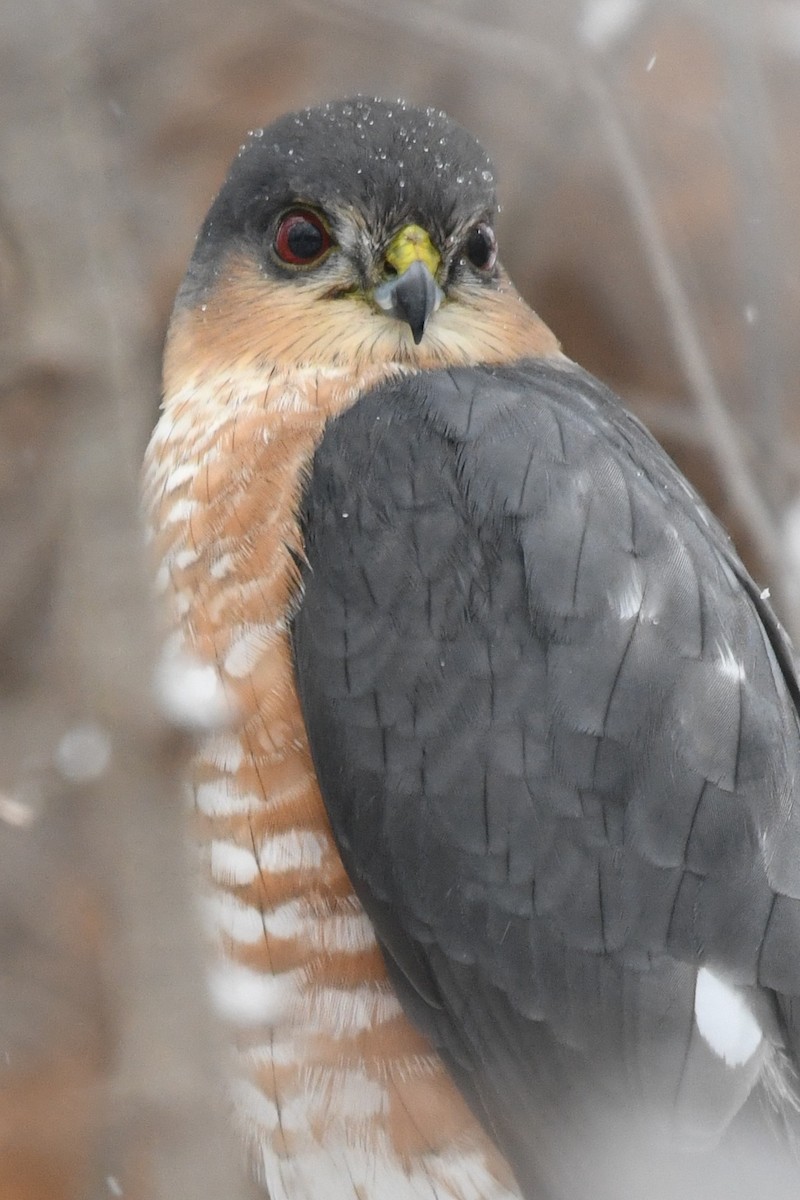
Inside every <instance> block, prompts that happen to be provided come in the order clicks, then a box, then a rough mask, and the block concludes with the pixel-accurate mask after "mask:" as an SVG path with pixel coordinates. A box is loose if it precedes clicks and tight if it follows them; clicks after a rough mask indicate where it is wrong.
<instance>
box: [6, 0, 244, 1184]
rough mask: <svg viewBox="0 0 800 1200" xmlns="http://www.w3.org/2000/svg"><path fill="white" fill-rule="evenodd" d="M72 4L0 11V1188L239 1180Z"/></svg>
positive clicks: (106, 141) (126, 237)
mask: <svg viewBox="0 0 800 1200" xmlns="http://www.w3.org/2000/svg"><path fill="white" fill-rule="evenodd" d="M131 7H133V5H131ZM12 8H13V11H12ZM140 15H141V19H142V20H148V19H152V18H153V13H148V12H147V11H146V10H145V11H143V12H142V13H141V14H140ZM83 21H84V13H83V10H82V9H79V6H78V5H73V4H66V5H62V4H60V3H58V2H57V0H41V2H40V3H39V4H37V5H35V6H24V5H23V6H18V5H13V6H7V7H5V8H3V9H1V10H0V35H2V37H0V43H2V46H3V50H2V55H3V61H2V64H1V65H2V68H3V69H2V70H0V103H1V104H2V108H3V112H4V116H5V118H6V124H5V128H4V130H3V133H2V135H0V142H1V145H0V149H2V154H0V163H3V164H4V166H5V168H6V171H7V174H4V175H3V177H2V180H0V187H2V191H3V214H4V221H5V224H6V225H10V224H11V223H12V222H13V224H14V229H13V230H11V231H8V234H7V237H6V238H5V240H6V241H7V242H8V244H13V245H19V246H20V247H21V253H20V255H18V256H15V261H16V263H17V266H16V268H15V270H17V274H18V275H19V274H22V275H24V279H23V278H17V277H16V276H14V277H12V278H11V282H10V286H9V289H8V290H9V292H10V293H11V295H10V296H9V297H8V298H7V302H8V305H9V309H10V310H11V311H13V310H14V308H15V304H14V301H15V299H18V297H19V295H20V294H21V291H22V289H23V287H24V288H25V289H26V290H27V291H28V292H29V294H30V297H31V301H32V302H31V304H30V313H29V315H28V316H26V319H25V321H24V322H23V324H24V328H22V329H20V330H19V331H18V332H19V335H20V336H19V342H18V347H17V351H16V354H15V360H16V361H15V362H14V365H13V370H11V371H10V372H9V374H8V377H7V379H6V381H5V386H4V389H3V392H2V394H0V419H2V424H1V425H0V429H2V431H3V432H4V433H5V434H6V435H7V436H8V437H9V439H10V445H6V446H3V447H2V448H0V486H4V487H5V490H6V499H7V500H8V501H9V503H8V504H7V505H4V516H5V518H6V520H5V523H4V527H3V529H2V536H3V538H5V539H7V540H8V548H9V551H10V552H12V557H13V555H16V557H15V558H14V561H15V562H16V563H17V564H18V565H19V570H17V571H16V572H15V573H14V574H13V575H12V576H11V578H10V579H8V580H5V581H4V582H5V584H6V586H7V589H8V593H9V594H8V595H7V596H6V595H5V594H4V603H3V606H2V610H1V611H0V641H2V643H3V645H2V651H3V656H4V657H5V658H6V659H7V660H8V661H9V662H12V663H13V670H10V671H7V672H6V673H5V674H4V677H3V682H2V689H0V708H1V709H2V718H3V719H2V721H1V722H0V753H1V754H2V761H0V780H1V781H2V790H0V855H1V856H2V870H0V1200H87V1198H88V1197H92V1198H94V1200H100V1197H108V1196H116V1195H122V1194H124V1195H125V1196H126V1197H127V1200H178V1198H181V1200H183V1198H186V1200H188V1198H191V1200H220V1198H221V1197H224V1198H225V1200H237V1198H238V1197H242V1196H244V1195H245V1191H244V1185H243V1183H242V1181H241V1180H240V1178H239V1177H238V1175H237V1172H236V1169H235V1167H234V1166H233V1162H234V1155H233V1154H232V1152H231V1151H230V1148H229V1147H228V1144H227V1135H226V1124H227V1123H226V1120H225V1117H224V1114H223V1113H222V1112H221V1107H222V1103H221V1094H222V1087H223V1082H222V1069H221V1061H222V1053H221V1042H222V1039H221V1037H220V1036H219V1035H218V1031H217V1029H216V1027H215V1025H214V1024H213V1022H212V1020H211V1016H210V1013H209V1011H208V1008H207V1004H206V1000H205V996H206V989H205V986H204V978H203V966H202V957H203V956H202V951H201V946H200V939H199V934H198V931H197V929H196V927H195V920H194V914H193V912H192V906H191V900H190V895H191V889H190V885H189V872H188V867H187V863H186V861H185V858H186V852H185V848H184V818H183V811H182V804H181V802H180V798H179V793H178V790H177V784H176V782H175V767H176V765H178V764H179V763H180V761H181V759H182V757H183V751H182V746H181V739H180V738H179V737H178V736H177V735H176V734H175V733H174V732H173V731H171V730H169V729H168V728H167V727H166V725H165V723H164V722H163V721H162V720H161V719H160V718H159V716H158V715H157V713H156V712H155V711H154V704H153V697H152V689H151V679H152V665H153V659H154V652H155V635H154V630H153V628H152V622H151V614H150V602H149V589H148V585H147V578H148V572H147V570H146V568H145V565H144V562H143V554H142V553H141V551H140V541H141V538H140V532H139V522H138V517H137V508H138V505H137V478H138V465H139V461H140V458H141V452H142V447H143V443H144V440H145V436H146V431H147V424H148V419H149V414H150V413H151V412H152V407H153V395H154V392H155V390H156V388H157V381H156V375H155V370H154V364H153V363H152V362H151V361H150V359H149V358H148V356H147V355H146V353H145V352H144V349H143V345H144V341H143V336H142V325H143V313H144V311H145V303H146V302H145V293H144V287H143V281H142V280H141V279H140V277H139V273H138V270H137V262H136V252H135V248H134V246H133V245H132V237H131V213H130V207H129V201H128V197H129V196H130V194H131V189H129V188H128V187H126V182H125V173H124V170H122V169H121V165H120V162H119V161H118V159H119V148H120V140H119V136H118V134H115V135H114V136H113V137H112V135H111V133H110V131H109V129H108V111H107V98H104V92H103V88H102V86H101V85H100V84H99V83H98V75H99V72H98V71H97V66H98V64H97V63H96V62H95V61H94V60H93V58H92V54H91V42H90V41H89V39H88V37H87V36H85V35H83V33H82V30H83ZM115 146H116V147H117V148H118V149H117V153H116V154H115V152H114V147H115ZM9 168H11V169H9ZM4 298H5V293H4ZM9 381H10V382H9ZM12 385H13V386H12ZM17 441H18V442H19V443H20V444H21V445H22V444H24V446H25V448H26V453H29V454H30V455H32V456H33V457H32V458H30V459H29V461H28V468H29V470H28V472H27V474H26V475H25V476H24V477H23V474H22V472H18V471H17V469H16V468H17V466H18V463H17V455H16V454H15V452H14V451H15V443H16V442H17ZM23 461H24V460H23ZM28 476H29V477H28ZM20 511H22V513H23V514H24V515H25V516H27V517H28V520H19V521H17V520H15V517H16V515H17V514H18V513H19V512H20ZM25 539H28V540H29V542H30V547H28V546H25V547H23V546H22V545H21V543H22V542H23V541H25Z"/></svg>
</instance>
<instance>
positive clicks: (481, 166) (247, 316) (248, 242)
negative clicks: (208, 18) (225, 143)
mask: <svg viewBox="0 0 800 1200" xmlns="http://www.w3.org/2000/svg"><path fill="white" fill-rule="evenodd" d="M495 215H496V200H495V189H494V171H493V168H492V164H491V162H490V160H489V159H488V158H487V156H486V154H485V153H484V151H483V150H482V148H481V147H480V145H479V144H478V143H477V142H476V141H475V139H474V138H473V137H472V136H471V135H470V134H468V133H467V132H466V131H465V130H463V129H461V128H460V126H458V125H457V124H455V122H453V121H451V120H450V119H449V118H448V117H447V116H445V114H444V113H442V112H439V111H438V110H436V109H433V108H428V109H417V108H413V107H411V106H410V105H407V104H405V103H403V102H402V101H396V102H394V103H391V102H386V101H381V100H367V99H363V98H356V99H353V100H348V101H341V102H338V103H334V104H327V105H325V106H324V107H321V108H313V109H306V110H304V111H302V112H299V113H295V114H289V115H288V116H285V117H282V118H281V119H280V120H278V121H277V122H276V123H275V124H274V125H272V126H270V127H268V128H265V129H256V130H253V131H252V132H251V133H250V134H249V136H248V140H247V141H246V142H245V143H244V144H243V145H242V146H241V148H240V150H239V153H238V155H237V157H236V159H235V160H234V163H233V165H232V167H231V170H230V172H229V174H228V177H227V179H226V180H225V183H224V184H223V186H222V189H221V190H220V192H219V195H218V196H217V198H216V200H215V202H214V204H213V205H212V207H211V210H210V212H209V214H208V216H207V218H206V220H205V222H204V224H203V226H202V229H201V231H200V234H199V237H198V240H197V245H196V248H195V251H194V255H193V257H192V261H191V264H190V267H189V270H188V273H187V276H186V279H185V281H184V284H183V286H182V288H181V290H180V292H179V295H178V300H177V304H176V315H175V323H176V325H178V326H180V325H181V318H182V316H184V315H185V314H187V313H189V314H192V319H193V321H194V322H195V323H197V322H198V321H199V322H200V324H201V325H202V327H203V342H204V346H205V350H206V352H208V351H209V349H210V348H211V347H212V346H213V345H214V344H215V342H221V346H220V348H221V349H222V348H223V347H224V345H225V344H226V343H227V344H228V350H229V352H230V353H231V356H232V355H233V354H235V356H236V361H237V362H238V363H239V364H240V365H242V364H243V363H246V362H251V363H253V364H254V365H256V364H267V363H269V364H273V365H274V364H278V365H281V366H297V367H301V368H302V367H307V366H314V367H319V366H332V367H345V368H347V369H351V370H358V368H359V367H362V366H367V365H376V364H377V365H380V364H382V363H392V362H397V363H407V364H409V365H412V366H414V365H416V366H421V367H425V366H448V365H454V364H457V363H466V362H480V361H506V362H507V361H508V360H509V358H514V357H520V356H524V355H530V354H535V353H542V352H548V351H553V350H555V349H557V343H556V342H555V339H554V338H553V337H552V335H551V334H550V333H549V331H547V330H546V329H545V327H544V326H543V325H542V324H541V322H540V321H539V320H538V318H536V317H535V316H534V314H532V313H531V311H530V310H529V309H528V308H527V306H526V305H525V304H524V303H523V302H522V301H521V299H520V297H519V295H518V294H517V292H516V291H515V290H514V288H513V286H512V284H511V283H510V281H509V279H508V276H507V275H506V273H505V271H504V270H503V268H502V266H501V265H500V262H499V260H498V257H497V242H496V238H495V233H494V220H495ZM254 360H255V361H254Z"/></svg>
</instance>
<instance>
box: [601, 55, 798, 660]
mask: <svg viewBox="0 0 800 1200" xmlns="http://www.w3.org/2000/svg"><path fill="white" fill-rule="evenodd" d="M583 86H584V88H585V89H586V93H587V96H588V97H589V99H590V100H591V101H592V105H593V109H594V111H595V113H596V114H597V117H598V120H599V122H600V126H601V128H602V130H603V133H604V136H605V138H606V142H607V145H608V147H609V151H610V154H611V157H612V162H613V163H614V164H615V166H616V169H617V174H618V176H619V179H620V182H621V184H622V187H623V189H624V192H625V195H626V198H627V202H628V207H629V210H630V213H631V216H632V218H633V221H634V224H635V225H636V228H637V229H638V232H639V236H640V239H641V243H642V247H643V250H644V252H645V255H646V257H647V261H648V264H649V266H650V270H651V273H652V277H653V281H654V283H655V286H656V288H657V290H658V294H659V297H660V299H661V302H662V305H663V307H664V313H665V316H666V318H667V322H668V324H669V327H670V331H671V333H672V340H673V344H674V346H675V351H676V354H677V356H678V359H679V361H680V363H681V366H682V368H683V371H684V374H685V376H686V379H687V382H688V384H689V388H690V391H691V395H692V397H693V399H694V402H695V404H696V406H697V410H698V412H699V414H700V417H701V419H702V421H703V423H704V425H705V427H706V430H707V435H708V437H707V444H708V449H709V453H710V454H711V456H712V458H713V460H714V462H715V464H716V466H717V469H718V470H719V472H720V476H721V478H722V480H723V483H724V486H725V490H726V493H727V495H728V496H729V498H730V500H731V503H732V504H733V506H734V508H735V509H736V511H737V513H738V515H739V518H740V519H741V521H742V523H743V525H744V527H745V528H746V529H747V531H748V533H749V534H750V536H751V537H752V538H753V540H754V542H755V544H756V546H757V547H758V551H759V553H760V555H761V556H762V558H763V561H764V563H765V566H766V570H767V574H768V576H769V578H770V580H771V581H772V583H773V585H774V587H775V590H776V597H777V599H778V602H779V605H778V606H779V608H781V610H782V617H783V619H784V620H785V621H786V623H787V628H788V629H789V632H790V634H792V635H793V637H794V638H795V640H796V641H797V640H798V633H800V628H799V627H798V622H797V614H796V613H795V612H794V606H793V605H792V603H791V598H790V594H788V593H790V589H789V588H788V586H787V585H788V580H787V579H786V560H785V555H784V544H783V539H782V537H781V536H780V532H779V529H778V526H777V522H776V519H775V516H774V514H773V513H772V511H771V509H770V507H769V505H768V503H767V500H766V498H765V496H764V493H763V491H762V489H761V488H760V487H759V485H758V484H757V483H756V481H755V480H754V478H753V476H752V473H751V471H750V468H749V465H748V463H747V459H746V456H745V454H744V451H743V447H742V441H741V437H740V435H739V432H738V430H737V428H736V425H735V423H734V421H733V419H732V418H731V415H730V413H729V412H728V409H727V408H726V405H725V401H724V399H723V397H722V394H721V392H720V390H719V387H718V385H717V381H716V379H715V377H714V372H713V369H712V367H711V363H710V361H709V358H708V355H707V353H706V351H705V348H704V346H703V343H702V340H701V338H700V334H699V331H698V325H697V321H696V320H695V319H694V317H693V313H692V306H691V304H690V302H689V298H688V295H687V293H686V289H685V288H684V286H683V284H682V282H681V279H680V275H679V272H678V269H677V266H676V264H675V259H674V256H673V255H672V253H671V251H670V248H669V243H668V241H667V237H666V234H665V231H664V228H663V225H662V222H661V220H660V218H659V214H658V208H657V205H656V203H655V200H654V198H653V196H652V194H651V192H650V189H649V187H648V185H647V181H646V178H645V176H644V173H643V171H642V169H641V166H640V164H639V161H638V159H637V157H636V154H635V152H634V149H633V145H632V143H631V139H630V137H629V135H628V133H627V130H626V128H625V125H624V122H623V120H622V118H621V116H620V114H619V111H618V109H617V106H616V105H615V103H614V100H613V98H612V96H611V93H610V92H609V90H608V88H607V87H606V85H605V83H604V82H603V80H602V79H601V78H600V76H599V74H598V73H597V72H596V71H594V70H593V69H592V68H591V67H587V69H586V71H585V73H584V75H583ZM781 601H783V603H782V604H781V603H780V602H781Z"/></svg>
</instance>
